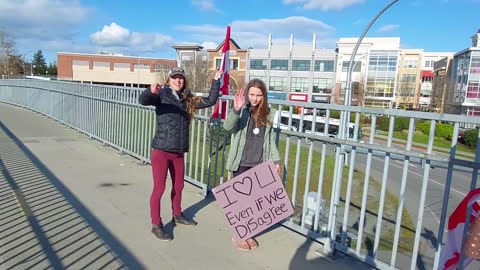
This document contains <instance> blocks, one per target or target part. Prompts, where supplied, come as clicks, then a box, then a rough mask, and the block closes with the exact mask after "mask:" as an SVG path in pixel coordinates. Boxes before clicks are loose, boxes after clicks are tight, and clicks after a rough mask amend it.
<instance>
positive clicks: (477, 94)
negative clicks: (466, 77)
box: [467, 81, 480, 98]
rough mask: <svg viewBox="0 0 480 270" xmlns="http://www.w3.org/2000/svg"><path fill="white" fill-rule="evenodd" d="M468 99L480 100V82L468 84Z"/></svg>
mask: <svg viewBox="0 0 480 270" xmlns="http://www.w3.org/2000/svg"><path fill="white" fill-rule="evenodd" d="M467 98H480V82H479V81H469V82H468V88H467Z"/></svg>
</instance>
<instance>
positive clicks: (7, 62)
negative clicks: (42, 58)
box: [0, 31, 21, 76]
mask: <svg viewBox="0 0 480 270" xmlns="http://www.w3.org/2000/svg"><path fill="white" fill-rule="evenodd" d="M0 46H2V51H1V52H0V53H1V54H0V74H2V75H3V76H11V75H14V74H18V72H19V69H18V66H21V64H20V63H19V62H18V59H19V58H20V57H19V56H18V55H16V50H15V41H14V40H13V39H12V38H10V37H9V36H8V35H7V34H6V33H5V32H3V31H0Z"/></svg>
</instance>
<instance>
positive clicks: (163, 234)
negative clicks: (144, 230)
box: [152, 225, 172, 241]
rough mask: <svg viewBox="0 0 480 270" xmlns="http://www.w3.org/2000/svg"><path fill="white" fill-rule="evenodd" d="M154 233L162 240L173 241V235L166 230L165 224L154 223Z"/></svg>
mask: <svg viewBox="0 0 480 270" xmlns="http://www.w3.org/2000/svg"><path fill="white" fill-rule="evenodd" d="M152 233H153V234H154V235H155V236H156V237H157V238H158V239H160V240H161V241H171V240H172V236H171V235H170V234H169V233H168V232H167V231H165V229H164V228H163V225H154V226H152Z"/></svg>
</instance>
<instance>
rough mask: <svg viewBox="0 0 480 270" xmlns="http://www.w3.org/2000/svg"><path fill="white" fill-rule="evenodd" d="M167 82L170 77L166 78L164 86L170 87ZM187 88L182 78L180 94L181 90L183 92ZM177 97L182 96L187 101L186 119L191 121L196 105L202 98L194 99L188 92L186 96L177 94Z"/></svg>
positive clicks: (185, 79)
mask: <svg viewBox="0 0 480 270" xmlns="http://www.w3.org/2000/svg"><path fill="white" fill-rule="evenodd" d="M169 81H170V77H168V78H167V81H166V82H165V85H167V86H170V84H169ZM187 88H188V81H187V78H185V77H183V88H182V92H183V90H185V89H187ZM172 90H173V89H172ZM173 91H175V90H173ZM179 95H183V96H184V97H185V100H186V101H187V113H188V117H189V118H190V120H192V118H193V116H194V114H195V110H196V108H197V105H198V104H199V103H200V102H201V101H202V97H196V96H194V95H192V93H191V92H190V91H188V93H187V94H186V95H185V94H183V93H179Z"/></svg>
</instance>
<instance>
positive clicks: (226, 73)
mask: <svg viewBox="0 0 480 270" xmlns="http://www.w3.org/2000/svg"><path fill="white" fill-rule="evenodd" d="M220 69H221V70H223V76H222V81H221V82H220V91H221V92H222V95H228V84H229V82H230V26H227V34H226V35H225V42H224V43H223V49H222V62H221V64H220ZM221 104H222V113H221V116H222V119H225V113H226V111H227V102H226V101H221ZM219 110H220V101H218V102H217V104H216V105H215V108H213V114H212V117H213V118H218V114H219Z"/></svg>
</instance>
